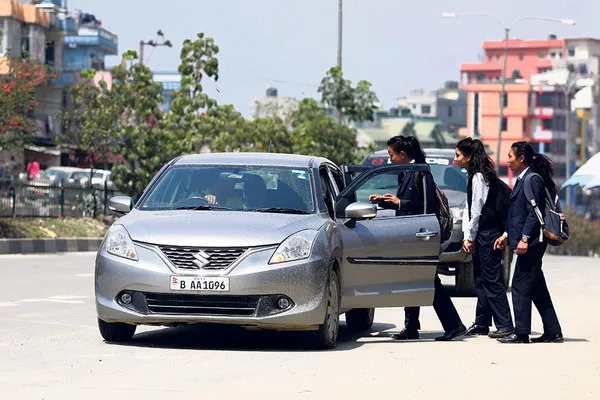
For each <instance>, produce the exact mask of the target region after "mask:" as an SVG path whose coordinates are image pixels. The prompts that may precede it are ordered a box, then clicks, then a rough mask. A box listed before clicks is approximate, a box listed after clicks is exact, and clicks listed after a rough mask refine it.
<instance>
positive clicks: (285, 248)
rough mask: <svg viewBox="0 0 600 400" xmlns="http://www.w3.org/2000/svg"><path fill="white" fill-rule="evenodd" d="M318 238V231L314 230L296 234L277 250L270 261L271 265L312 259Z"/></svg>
mask: <svg viewBox="0 0 600 400" xmlns="http://www.w3.org/2000/svg"><path fill="white" fill-rule="evenodd" d="M316 237H317V231H313V230H305V231H300V232H298V233H294V234H293V235H291V236H289V237H288V238H287V239H285V240H284V241H283V242H282V243H281V244H280V245H279V247H277V250H275V253H273V256H271V259H270V260H269V264H279V263H283V262H287V261H296V260H303V259H305V258H308V257H310V253H311V252H312V247H313V243H314V241H315V238H316Z"/></svg>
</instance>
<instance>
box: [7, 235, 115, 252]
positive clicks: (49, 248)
mask: <svg viewBox="0 0 600 400" xmlns="http://www.w3.org/2000/svg"><path fill="white" fill-rule="evenodd" d="M102 239H103V238H62V239H0V254H33V253H62V252H68V251H97V250H98V248H99V247H100V244H101V243H102Z"/></svg>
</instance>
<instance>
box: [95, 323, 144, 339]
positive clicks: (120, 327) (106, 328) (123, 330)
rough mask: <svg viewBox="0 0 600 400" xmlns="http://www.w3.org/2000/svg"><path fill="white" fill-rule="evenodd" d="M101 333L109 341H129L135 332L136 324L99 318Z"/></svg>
mask: <svg viewBox="0 0 600 400" xmlns="http://www.w3.org/2000/svg"><path fill="white" fill-rule="evenodd" d="M98 328H99V329H100V334H101V335H102V337H103V338H104V340H106V341H107V342H128V341H130V340H131V338H132V337H133V334H134V333H135V328H136V326H135V325H130V324H124V323H122V322H104V321H102V320H101V319H98Z"/></svg>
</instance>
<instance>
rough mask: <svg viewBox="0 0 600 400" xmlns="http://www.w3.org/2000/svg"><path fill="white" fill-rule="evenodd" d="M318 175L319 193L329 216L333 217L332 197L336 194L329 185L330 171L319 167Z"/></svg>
mask: <svg viewBox="0 0 600 400" xmlns="http://www.w3.org/2000/svg"><path fill="white" fill-rule="evenodd" d="M319 177H320V182H321V193H322V195H323V202H324V203H325V207H327V212H328V214H329V216H330V217H331V218H332V219H333V218H334V199H335V197H336V194H335V192H334V190H333V188H332V186H331V180H330V173H329V172H328V171H327V167H321V168H320V169H319Z"/></svg>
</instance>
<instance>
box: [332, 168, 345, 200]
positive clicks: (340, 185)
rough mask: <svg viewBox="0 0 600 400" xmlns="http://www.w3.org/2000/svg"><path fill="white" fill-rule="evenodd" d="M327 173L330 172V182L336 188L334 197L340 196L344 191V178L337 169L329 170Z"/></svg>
mask: <svg viewBox="0 0 600 400" xmlns="http://www.w3.org/2000/svg"><path fill="white" fill-rule="evenodd" d="M329 171H330V172H331V178H332V179H331V181H332V182H333V184H334V185H335V186H336V189H337V193H336V195H338V194H340V193H341V192H342V190H344V187H345V186H344V176H343V175H342V171H340V170H339V169H337V168H332V167H330V168H329Z"/></svg>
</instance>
